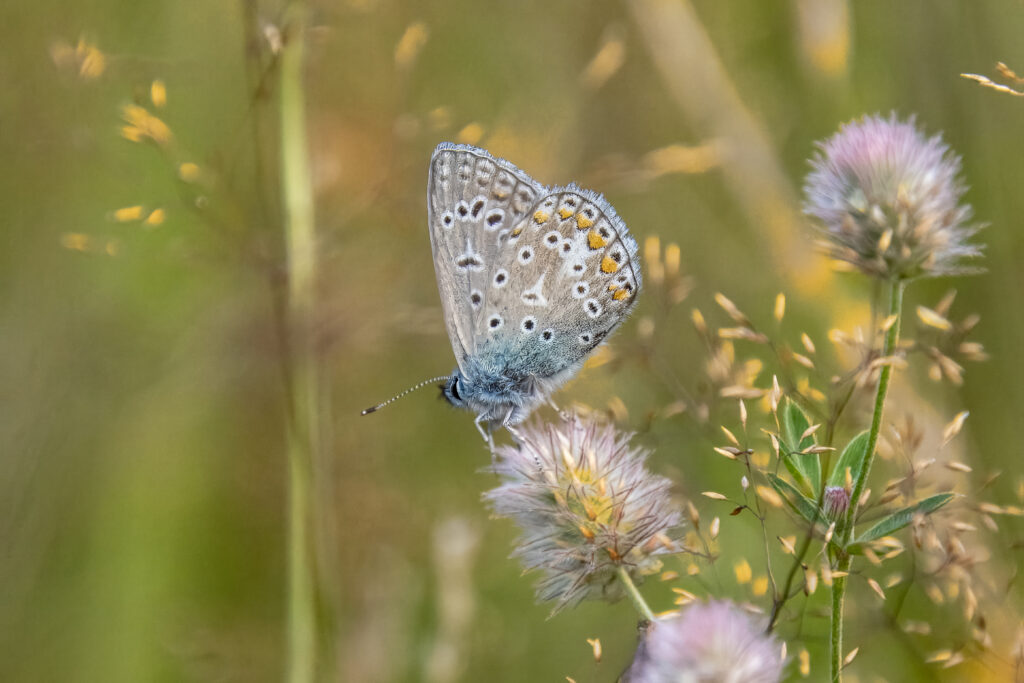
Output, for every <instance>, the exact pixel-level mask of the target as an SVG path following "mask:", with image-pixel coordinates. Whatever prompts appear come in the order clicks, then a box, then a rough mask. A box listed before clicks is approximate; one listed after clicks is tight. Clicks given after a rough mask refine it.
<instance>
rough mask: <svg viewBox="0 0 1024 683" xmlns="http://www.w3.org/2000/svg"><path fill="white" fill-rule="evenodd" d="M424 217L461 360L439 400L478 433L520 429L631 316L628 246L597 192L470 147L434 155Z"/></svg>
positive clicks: (633, 264)
mask: <svg viewBox="0 0 1024 683" xmlns="http://www.w3.org/2000/svg"><path fill="white" fill-rule="evenodd" d="M427 209H428V217H429V224H430V238H431V249H432V252H433V257H434V267H435V271H436V274H437V283H438V290H439V292H440V295H441V302H442V306H443V308H444V314H445V323H446V326H447V329H448V336H449V338H450V339H451V342H452V348H453V350H454V352H455V357H456V361H457V363H458V368H457V369H456V370H455V372H453V373H452V375H451V377H449V379H448V381H447V382H446V383H445V385H444V386H443V387H442V394H443V395H444V396H445V398H446V399H448V401H449V402H451V403H452V404H453V405H456V406H458V407H462V408H467V409H469V410H471V411H473V412H475V413H476V414H477V422H478V424H480V423H487V424H489V425H492V426H493V425H504V426H506V427H508V426H514V425H516V424H519V423H520V422H522V421H523V420H524V419H526V417H527V416H528V415H529V414H530V412H531V411H532V410H534V409H535V408H536V407H537V406H539V405H540V404H542V403H544V402H545V401H547V400H549V397H550V395H551V394H552V393H553V392H554V391H556V390H557V389H558V388H559V387H560V386H562V385H563V384H564V383H565V382H566V381H568V380H569V379H570V378H571V377H572V376H573V375H574V374H575V373H576V372H577V371H578V370H579V369H580V367H581V366H582V364H583V361H584V360H585V358H586V356H587V355H588V354H589V353H590V352H591V351H592V350H593V349H594V348H595V347H596V346H598V345H599V344H600V343H601V342H602V341H604V340H605V339H606V338H607V337H608V335H609V334H611V332H612V331H614V329H615V328H616V327H617V326H618V325H619V324H620V323H621V322H622V321H623V320H624V319H625V318H626V316H627V315H628V314H629V312H630V311H631V310H632V308H633V306H634V304H635V302H636V295H637V294H638V293H639V290H640V285H641V275H640V268H639V260H638V257H637V245H636V242H635V240H634V239H633V238H632V236H631V235H630V234H629V232H628V230H627V229H626V226H625V224H624V223H623V221H622V220H621V219H620V218H619V217H618V215H617V214H616V213H615V210H614V209H613V208H612V207H611V205H610V204H608V202H607V201H606V200H605V199H604V198H603V197H602V196H601V195H599V194H597V193H595V192H592V191H590V190H584V189H581V188H579V187H576V186H575V185H569V186H566V187H546V186H544V185H542V184H541V183H538V182H537V181H535V180H533V179H532V178H530V177H529V176H528V175H527V174H525V173H523V172H522V171H521V170H519V169H518V168H516V167H515V166H514V165H512V164H511V163H509V162H507V161H505V160H503V159H496V158H494V157H492V156H491V155H490V154H489V153H487V152H486V151H485V150H482V149H479V148H476V147H472V146H468V145H454V144H450V143H442V144H441V145H439V146H438V147H437V149H436V150H435V151H434V154H433V156H432V158H431V164H430V178H429V180H428V189H427Z"/></svg>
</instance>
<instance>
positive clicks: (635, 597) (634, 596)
mask: <svg viewBox="0 0 1024 683" xmlns="http://www.w3.org/2000/svg"><path fill="white" fill-rule="evenodd" d="M619 579H621V580H622V585H623V586H625V587H626V595H628V596H629V599H630V600H632V602H633V606H634V607H636V611H637V612H639V613H640V615H641V616H643V618H644V619H646V620H647V621H654V612H652V611H651V608H650V606H649V605H648V604H647V601H646V600H644V596H643V595H641V594H640V591H639V590H637V587H636V584H635V583H633V579H632V578H631V577H630V576H629V572H628V571H626V568H625V567H619Z"/></svg>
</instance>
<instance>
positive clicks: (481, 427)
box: [473, 415, 494, 450]
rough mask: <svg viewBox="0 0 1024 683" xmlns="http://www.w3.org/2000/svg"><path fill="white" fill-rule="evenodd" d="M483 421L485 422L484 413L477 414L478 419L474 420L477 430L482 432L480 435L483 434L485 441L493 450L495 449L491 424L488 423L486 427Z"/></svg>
mask: <svg viewBox="0 0 1024 683" xmlns="http://www.w3.org/2000/svg"><path fill="white" fill-rule="evenodd" d="M483 422H484V416H483V415H477V416H476V419H475V420H473V424H475V425H476V431H478V432H480V436H482V437H483V438H484V441H486V442H487V444H488V445H489V446H490V447H491V450H494V438H493V437H492V436H491V429H490V425H488V428H487V429H484V424H483Z"/></svg>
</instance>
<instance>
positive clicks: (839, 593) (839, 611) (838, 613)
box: [829, 555, 850, 683]
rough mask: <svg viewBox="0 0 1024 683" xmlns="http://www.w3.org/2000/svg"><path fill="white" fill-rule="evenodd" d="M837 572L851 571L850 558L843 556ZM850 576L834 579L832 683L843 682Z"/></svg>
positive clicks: (830, 650) (831, 642)
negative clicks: (845, 627) (847, 590)
mask: <svg viewBox="0 0 1024 683" xmlns="http://www.w3.org/2000/svg"><path fill="white" fill-rule="evenodd" d="M836 569H837V571H840V572H848V571H850V556H849V555H843V557H842V558H841V559H840V560H839V565H838V566H837V567H836ZM848 578H849V577H848V576H839V577H836V578H833V579H832V628H831V639H830V643H829V662H830V667H829V669H830V671H831V672H832V678H831V680H832V683H839V681H842V680H843V606H844V603H845V602H846V580H847V579H848Z"/></svg>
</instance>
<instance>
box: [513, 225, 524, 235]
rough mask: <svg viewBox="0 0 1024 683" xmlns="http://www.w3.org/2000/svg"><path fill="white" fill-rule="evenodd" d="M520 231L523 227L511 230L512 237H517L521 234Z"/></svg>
mask: <svg viewBox="0 0 1024 683" xmlns="http://www.w3.org/2000/svg"><path fill="white" fill-rule="evenodd" d="M522 232H523V229H522V228H521V227H520V228H516V229H515V230H513V231H512V236H513V237H519V235H521V234H522Z"/></svg>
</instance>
